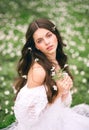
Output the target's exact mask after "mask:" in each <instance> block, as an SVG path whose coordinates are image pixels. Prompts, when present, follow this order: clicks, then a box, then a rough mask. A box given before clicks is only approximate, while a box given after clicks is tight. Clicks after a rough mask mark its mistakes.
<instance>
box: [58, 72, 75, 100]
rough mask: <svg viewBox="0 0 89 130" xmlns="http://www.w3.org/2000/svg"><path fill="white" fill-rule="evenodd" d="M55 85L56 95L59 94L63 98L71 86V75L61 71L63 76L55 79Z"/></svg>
mask: <svg viewBox="0 0 89 130" xmlns="http://www.w3.org/2000/svg"><path fill="white" fill-rule="evenodd" d="M56 85H57V87H58V91H59V94H58V96H61V98H62V100H65V99H66V98H67V96H68V94H69V91H70V89H71V88H72V86H73V81H72V79H71V77H70V76H69V75H68V74H67V73H63V77H62V78H61V79H59V80H57V81H56Z"/></svg>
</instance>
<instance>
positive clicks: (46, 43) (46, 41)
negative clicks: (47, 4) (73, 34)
mask: <svg viewBox="0 0 89 130" xmlns="http://www.w3.org/2000/svg"><path fill="white" fill-rule="evenodd" d="M33 39H34V42H35V46H36V48H37V49H38V50H40V51H41V52H43V53H44V54H45V55H46V56H47V55H51V54H53V53H56V49H57V45H58V41H57V37H56V35H55V34H53V33H52V32H51V31H49V30H47V29H44V28H38V29H37V30H36V31H35V33H34V34H33Z"/></svg>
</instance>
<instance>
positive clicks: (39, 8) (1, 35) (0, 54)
mask: <svg viewBox="0 0 89 130" xmlns="http://www.w3.org/2000/svg"><path fill="white" fill-rule="evenodd" d="M36 18H49V19H50V20H52V21H53V22H54V23H55V24H56V26H57V27H58V29H59V30H60V32H61V35H62V37H63V40H64V42H65V43H66V44H67V47H66V48H65V52H66V53H67V55H68V58H69V67H70V70H71V72H72V74H73V77H74V87H73V90H72V93H73V103H72V106H74V105H76V104H80V103H87V104H89V0H0V128H3V127H6V126H7V125H9V124H11V123H12V122H14V121H15V117H14V114H13V104H14V96H15V90H14V89H13V81H14V79H15V77H16V76H17V72H16V65H17V62H18V60H19V58H20V55H21V48H22V47H23V44H24V43H25V32H26V30H27V27H28V24H29V23H30V22H31V21H33V20H34V19H36Z"/></svg>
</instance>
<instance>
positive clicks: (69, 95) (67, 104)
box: [63, 92, 72, 107]
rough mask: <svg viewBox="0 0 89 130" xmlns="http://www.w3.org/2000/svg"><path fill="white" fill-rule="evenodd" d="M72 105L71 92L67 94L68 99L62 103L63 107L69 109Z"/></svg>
mask: <svg viewBox="0 0 89 130" xmlns="http://www.w3.org/2000/svg"><path fill="white" fill-rule="evenodd" d="M71 103H72V95H71V92H69V94H68V97H67V98H66V99H65V100H64V101H63V104H64V106H66V107H70V105H71Z"/></svg>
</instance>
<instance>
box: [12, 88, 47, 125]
mask: <svg viewBox="0 0 89 130" xmlns="http://www.w3.org/2000/svg"><path fill="white" fill-rule="evenodd" d="M47 103H48V101H47V96H46V91H45V88H44V86H39V87H36V88H32V89H29V88H27V86H25V87H23V88H22V89H21V91H20V92H19V94H18V96H17V99H16V102H15V106H14V112H15V116H16V119H17V121H18V122H19V123H21V124H25V125H26V124H29V125H32V124H34V123H35V122H36V121H37V120H38V117H39V115H40V114H41V112H42V110H44V108H45V107H46V105H47Z"/></svg>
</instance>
